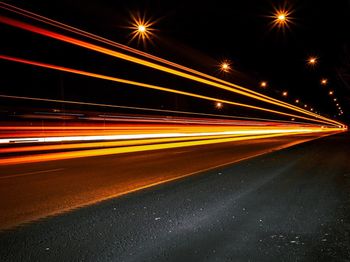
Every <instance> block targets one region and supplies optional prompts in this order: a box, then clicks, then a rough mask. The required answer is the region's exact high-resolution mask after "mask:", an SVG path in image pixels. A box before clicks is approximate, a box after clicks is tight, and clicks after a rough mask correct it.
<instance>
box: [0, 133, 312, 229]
mask: <svg viewBox="0 0 350 262" xmlns="http://www.w3.org/2000/svg"><path fill="white" fill-rule="evenodd" d="M315 137H317V135H316V136H315V135H298V136H286V137H276V138H269V139H258V140H252V141H249V140H247V141H238V142H234V143H220V144H213V145H206V146H193V147H182V148H177V149H167V150H158V151H157V150H156V151H146V152H138V153H132V154H120V155H106V156H100V157H90V158H75V159H70V160H67V159H66V160H61V161H44V162H40V163H30V164H22V165H18V164H17V165H5V166H4V165H0V174H1V175H0V213H1V214H2V215H1V216H0V225H1V226H0V228H3V229H4V228H9V227H12V226H16V225H17V224H20V223H23V222H28V221H31V220H35V219H38V218H42V217H45V216H48V215H52V214H57V213H62V212H64V211H67V210H70V209H74V208H76V207H80V206H83V205H87V204H92V203H96V202H98V201H101V200H104V199H107V198H111V197H115V196H118V195H121V194H124V193H127V192H129V191H133V190H137V189H140V188H142V187H146V186H150V185H154V184H157V183H162V182H164V181H168V180H172V179H176V178H179V177H183V176H188V175H191V174H193V173H196V172H201V171H205V170H206V169H210V168H213V167H216V166H220V165H225V164H228V163H232V162H236V161H238V160H240V159H244V158H247V157H252V156H254V155H258V154H263V153H266V152H270V151H271V150H276V149H279V148H281V147H287V146H290V145H294V144H296V143H301V142H304V141H307V140H309V139H314V138H315ZM87 152H89V150H87ZM34 156H35V155H34Z"/></svg>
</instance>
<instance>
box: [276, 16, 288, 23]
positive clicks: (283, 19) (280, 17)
mask: <svg viewBox="0 0 350 262" xmlns="http://www.w3.org/2000/svg"><path fill="white" fill-rule="evenodd" d="M277 19H278V20H280V22H282V23H283V22H284V21H286V15H285V14H280V15H279V16H278V17H277Z"/></svg>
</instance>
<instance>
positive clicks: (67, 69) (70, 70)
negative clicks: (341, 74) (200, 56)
mask: <svg viewBox="0 0 350 262" xmlns="http://www.w3.org/2000/svg"><path fill="white" fill-rule="evenodd" d="M0 59H3V60H8V61H12V62H17V63H23V64H28V65H33V66H38V67H43V68H49V69H54V70H58V71H62V72H67V73H73V74H78V75H83V76H88V77H93V78H98V79H103V80H108V81H113V82H118V83H123V84H128V85H133V86H139V87H145V88H150V89H154V90H159V91H165V92H170V93H175V94H180V95H185V96H189V97H195V98H200V99H204V100H209V101H213V102H221V103H225V104H230V105H234V106H240V107H245V108H249V109H255V110H260V111H264V112H269V113H274V114H278V115H283V116H289V117H296V118H299V119H305V120H309V121H313V122H318V123H323V124H331V125H334V123H330V122H328V121H322V120H320V119H313V118H309V117H304V116H300V115H294V114H289V113H284V112H280V111H276V110H272V109H267V108H262V107H258V106H252V105H247V104H242V103H237V102H232V101H228V100H224V99H217V98H212V97H208V96H204V95H198V94H195V93H190V92H185V91H180V90H175V89H170V88H166V87H161V86H157V85H151V84H145V83H141V82H136V81H131V80H127V79H122V78H117V77H111V76H106V75H101V74H96V73H91V72H87V71H82V70H77V69H72V68H67V67H62V66H57V65H51V64H46V63H41V62H36V61H30V60H26V59H22V58H16V57H11V56H5V55H0ZM336 123H337V122H336ZM338 126H343V124H341V123H338V124H337V127H338Z"/></svg>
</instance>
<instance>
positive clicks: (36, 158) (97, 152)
mask: <svg viewBox="0 0 350 262" xmlns="http://www.w3.org/2000/svg"><path fill="white" fill-rule="evenodd" d="M335 130H336V131H339V130H338V129H335ZM335 130H334V129H333V131H335ZM329 131H331V130H329ZM310 132H315V131H310ZM320 132H322V131H321V130H320ZM293 134H300V133H298V132H296V133H288V135H293ZM285 135H286V134H285V133H282V134H281V133H278V134H269V135H252V136H247V137H233V138H218V139H211V140H199V141H185V142H175V143H162V144H152V145H138V146H126V147H118V148H106V149H92V150H82V151H73V152H58V153H47V154H37V155H29V156H14V157H8V158H2V159H0V165H10V164H24V163H33V162H43V161H53V160H63V159H72V158H81V157H91V156H103V155H112V154H123V153H132V152H142V151H149V150H161V149H170V148H177V147H188V146H200V145H209V144H217V143H227V142H234V141H245V140H253V139H262V138H271V137H279V136H285Z"/></svg>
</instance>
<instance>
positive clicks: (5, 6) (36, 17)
mask: <svg viewBox="0 0 350 262" xmlns="http://www.w3.org/2000/svg"><path fill="white" fill-rule="evenodd" d="M0 4H2V5H3V6H2V8H3V9H6V10H9V11H12V12H15V13H17V14H20V15H22V16H25V17H28V18H31V19H34V20H37V21H40V22H43V23H46V24H49V25H51V26H55V27H57V28H60V29H64V30H66V31H69V32H73V33H75V34H78V35H81V36H84V37H87V38H90V39H93V40H95V41H99V42H102V43H104V44H108V45H110V46H113V47H117V48H120V49H122V50H125V51H128V52H131V53H134V54H137V55H140V56H143V57H147V58H148V59H152V60H155V61H158V62H161V63H164V64H167V65H169V66H172V67H175V68H178V69H181V70H184V71H187V72H190V73H193V74H196V75H199V76H202V77H205V78H208V79H211V80H213V81H217V82H220V83H222V84H226V85H229V86H231V87H235V88H238V89H240V90H243V91H245V92H248V93H251V94H254V95H258V96H261V97H263V98H266V99H268V100H271V101H274V102H277V103H279V104H283V105H285V106H289V107H292V108H293V109H299V110H302V111H303V112H304V113H311V114H312V115H313V116H315V117H317V118H318V117H320V116H319V115H318V114H313V113H312V112H310V111H307V110H305V109H303V108H300V107H297V106H295V105H292V104H289V103H286V102H284V101H280V100H277V99H275V98H272V97H269V96H266V95H264V94H261V93H258V92H255V91H252V90H250V89H247V88H244V87H241V86H239V85H236V84H233V83H230V82H227V81H224V80H222V79H219V78H216V77H213V76H211V75H208V74H204V73H202V72H199V71H196V70H193V69H191V68H188V67H185V66H182V65H179V64H176V63H174V62H171V61H168V60H165V59H162V58H159V57H156V56H154V55H151V54H148V53H145V52H142V51H140V50H137V49H134V48H131V47H128V46H125V45H122V44H120V43H117V42H114V41H111V40H109V39H106V38H103V37H101V36H98V35H95V34H92V33H89V32H86V31H83V30H80V29H78V28H75V27H72V26H69V25H66V24H64V23H60V22H58V21H55V20H52V19H49V18H47V17H44V16H40V15H38V14H35V13H32V12H29V11H27V10H24V9H21V8H18V7H16V6H13V5H10V4H6V3H0Z"/></svg>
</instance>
